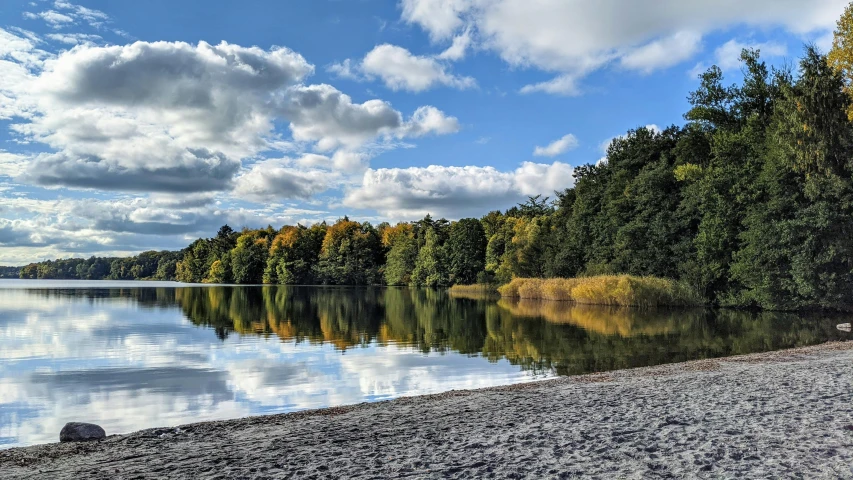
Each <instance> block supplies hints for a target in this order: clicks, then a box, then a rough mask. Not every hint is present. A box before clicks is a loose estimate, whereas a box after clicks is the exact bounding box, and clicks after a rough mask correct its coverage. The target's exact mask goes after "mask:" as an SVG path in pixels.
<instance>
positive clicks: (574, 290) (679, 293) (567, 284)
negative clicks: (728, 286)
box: [498, 275, 703, 307]
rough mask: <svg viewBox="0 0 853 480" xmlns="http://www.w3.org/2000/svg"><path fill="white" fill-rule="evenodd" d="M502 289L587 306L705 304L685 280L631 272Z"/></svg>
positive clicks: (526, 281)
mask: <svg viewBox="0 0 853 480" xmlns="http://www.w3.org/2000/svg"><path fill="white" fill-rule="evenodd" d="M498 292H500V294H501V295H502V296H504V297H511V298H522V299H542V300H558V301H573V302H575V303H578V304H583V305H610V306H630V307H659V306H695V305H702V304H703V302H702V300H701V299H700V298H699V296H698V295H697V294H696V293H695V292H693V291H692V290H691V289H690V288H689V287H688V286H686V285H684V284H683V283H681V282H677V281H674V280H668V279H664V278H655V277H633V276H630V275H602V276H597V277H585V278H571V279H550V280H541V279H537V278H516V279H513V280H512V282H510V283H508V284H506V285H503V286H502V287H500V288H498Z"/></svg>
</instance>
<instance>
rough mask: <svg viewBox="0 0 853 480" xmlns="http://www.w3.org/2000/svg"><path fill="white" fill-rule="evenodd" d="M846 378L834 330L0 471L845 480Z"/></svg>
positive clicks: (147, 440)
mask: <svg viewBox="0 0 853 480" xmlns="http://www.w3.org/2000/svg"><path fill="white" fill-rule="evenodd" d="M851 379H853V342H841V343H838V342H836V343H827V344H823V345H818V346H813V347H805V348H799V349H793V350H783V351H777V352H769V353H760V354H752V355H745V356H740V357H729V358H723V359H713V360H698V361H691V362H686V363H680V364H671V365H661V366H655V367H647V368H639V369H633V370H622V371H615V372H607V373H600V374H593V375H584V376H576V377H564V378H560V379H556V380H549V381H542V382H533V383H527V384H520V385H514V386H508V387H497V388H489V389H483V390H470V391H452V392H447V393H443V394H438V395H429V396H421V397H408V398H400V399H397V400H392V401H388V402H379V403H368V404H359V405H353V406H344V407H336V408H329V409H323V410H314V411H307V412H299V413H291V414H283V415H270V416H262V417H250V418H242V419H237V420H227V421H219V422H207V423H197V424H192V425H184V426H180V427H170V428H155V429H148V430H143V431H140V432H136V433H131V434H127V435H113V436H110V437H108V438H107V439H106V440H104V441H102V442H94V443H74V444H69V443H64V444H60V443H55V444H48V445H38V446H33V447H26V448H14V449H9V450H2V451H0V472H2V476H3V478H4V479H24V478H49V479H64V478H96V479H100V478H103V479H107V478H109V479H113V478H158V479H159V478H292V477H297V478H389V477H391V478H489V477H493V478H577V477H597V478H638V479H639V478H644V479H645V478H799V477H801V476H803V477H808V478H853V393H851V392H852V391H851V388H853V385H852V384H851ZM108 433H109V432H108ZM57 434H58V432H57Z"/></svg>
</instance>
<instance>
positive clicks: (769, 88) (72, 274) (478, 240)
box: [21, 42, 853, 310]
mask: <svg viewBox="0 0 853 480" xmlns="http://www.w3.org/2000/svg"><path fill="white" fill-rule="evenodd" d="M848 43H849V44H850V45H853V42H848ZM742 61H743V74H744V79H743V81H742V83H741V84H740V85H731V86H727V85H725V84H724V80H723V75H722V72H721V71H720V69H719V68H717V67H712V68H711V69H709V70H708V71H707V72H706V73H704V74H703V75H702V76H701V84H700V86H699V88H698V89H697V90H696V91H695V92H692V93H691V94H690V96H689V102H690V104H691V108H690V110H689V111H688V112H687V113H686V114H685V119H686V120H687V122H686V124H685V125H684V126H680V127H679V126H672V127H669V128H667V129H666V130H664V131H662V132H657V131H652V130H650V129H646V128H640V129H638V130H634V131H631V132H629V133H628V134H627V135H626V136H624V137H621V138H617V139H615V140H614V141H613V142H612V144H611V145H610V147H609V148H608V150H607V158H606V161H603V162H600V163H599V164H597V165H585V166H582V167H579V168H578V169H577V170H576V173H575V185H574V186H573V187H571V188H567V189H565V190H563V191H561V192H557V193H556V200H555V201H553V202H549V201H548V199H543V198H540V197H532V198H530V199H529V200H528V201H527V202H525V203H523V204H521V205H519V206H517V207H513V208H511V209H509V210H508V211H505V212H500V211H493V212H490V213H489V214H487V215H485V216H484V217H482V218H480V219H474V218H468V219H462V220H459V221H457V222H449V221H446V220H443V219H440V220H435V219H433V218H431V217H430V216H427V217H425V218H424V219H422V220H419V221H416V222H410V223H400V224H397V225H389V224H387V223H383V224H380V225H377V226H373V225H371V224H370V223H367V222H364V223H359V222H355V221H351V220H349V219H348V218H343V219H341V220H339V221H338V222H336V223H334V224H332V225H327V224H325V223H322V224H317V225H314V226H311V227H304V226H298V225H297V226H285V227H282V228H280V229H275V228H272V227H267V228H265V229H259V230H248V229H245V230H243V231H241V232H235V231H233V230H232V229H231V228H229V227H227V226H226V227H223V228H222V229H220V231H219V233H218V234H217V235H216V236H215V237H213V238H209V239H199V240H196V241H195V242H193V243H192V244H191V245H190V246H189V247H188V248H186V249H185V250H184V251H183V252H181V254H180V258H177V259H175V257H173V256H172V255H175V254H174V253H168V252H167V253H161V254H157V253H153V252H148V253H147V254H142V255H140V256H138V257H134V258H133V259H124V260H120V259H90V260H87V261H86V262H90V263H89V264H79V266H78V264H74V265H73V268H70V267H69V268H67V269H66V268H65V267H62V268H61V269H62V270H63V271H66V270H67V271H68V275H69V277H68V278H82V277H81V272H84V273H85V275H89V277H87V278H163V279H165V278H171V277H172V269H173V268H174V278H175V279H177V280H178V281H181V282H211V283H240V284H253V283H268V284H337V285H350V284H352V285H363V284H387V285H413V286H429V287H441V286H447V285H453V284H470V283H475V282H478V283H506V282H508V281H510V280H511V279H512V278H516V277H522V278H554V277H564V278H571V277H578V276H589V275H602V274H630V275H637V276H653V277H663V278H671V279H678V280H680V281H682V282H685V283H686V284H688V285H689V286H690V287H691V288H693V289H695V291H696V292H698V293H699V294H700V295H701V296H702V297H703V298H705V299H707V301H708V302H710V303H713V304H716V305H723V306H738V307H761V308H769V309H801V308H830V309H844V310H847V309H850V308H851V306H853V123H851V121H850V119H849V118H848V111H849V110H851V99H850V97H849V96H848V94H847V91H848V83H849V82H848V81H846V80H845V78H844V77H843V76H842V74H843V73H844V72H847V71H848V70H847V69H844V68H834V67H833V66H832V65H831V64H830V63H829V62H828V60H827V57H825V56H823V55H821V54H820V53H819V52H817V51H816V50H815V49H814V48H811V47H808V48H807V49H806V52H805V56H804V58H803V59H802V60H801V62H800V68H799V72H798V73H797V74H796V75H795V74H794V73H793V72H790V71H786V70H782V71H776V70H772V71H771V70H769V69H768V68H767V67H766V65H765V64H764V63H763V62H761V61H760V58H759V53H758V52H757V51H752V50H744V52H743V54H742ZM849 71H853V69H850V70H849ZM144 255H149V259H150V261H148V260H146V261H142V260H141V259H142V258H144V257H143V256H144ZM158 255H166V256H168V258H164V257H162V256H158ZM173 261H174V263H173ZM65 262H71V261H65ZM76 262H80V261H76ZM98 262H102V263H98ZM123 262H128V263H127V264H125V263H123ZM95 264H97V265H99V266H98V267H95ZM60 265H65V264H62V263H60V262H53V263H48V262H45V263H41V264H35V265H30V266H27V267H24V269H23V270H22V272H21V275H22V276H33V275H36V276H39V278H53V277H47V276H41V275H42V274H41V269H45V270H47V271H50V272H46V273H45V274H44V275H56V274H55V273H52V269H53V270H57V271H58V270H59V269H60ZM84 265H85V266H84ZM107 267H109V268H107ZM90 269H94V273H89V271H90Z"/></svg>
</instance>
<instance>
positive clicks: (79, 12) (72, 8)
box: [54, 0, 110, 26]
mask: <svg viewBox="0 0 853 480" xmlns="http://www.w3.org/2000/svg"><path fill="white" fill-rule="evenodd" d="M54 6H55V7H56V8H58V9H61V10H68V11H69V13H68V14H69V15H71V16H73V17H74V18H80V19H83V20H85V21H87V22H89V24H90V25H93V26H97V25H99V24H100V23H102V22H104V21H106V20H109V18H110V17H109V15H107V14H106V13H104V12H102V11H100V10H94V9H91V8H86V7H84V6H81V5H75V4H73V3H70V2H65V1H62V0H57V1H56V2H55V3H54Z"/></svg>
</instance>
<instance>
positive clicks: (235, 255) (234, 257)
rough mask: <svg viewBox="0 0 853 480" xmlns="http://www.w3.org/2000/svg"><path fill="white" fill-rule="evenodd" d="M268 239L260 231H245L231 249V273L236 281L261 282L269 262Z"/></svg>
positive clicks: (243, 282) (244, 282) (242, 282)
mask: <svg viewBox="0 0 853 480" xmlns="http://www.w3.org/2000/svg"><path fill="white" fill-rule="evenodd" d="M267 253H268V252H267V239H266V238H265V236H264V235H263V234H261V233H260V231H257V230H255V231H251V230H249V231H245V232H243V234H241V235H240V237H239V238H237V246H236V247H234V250H232V251H231V274H232V276H233V280H234V283H241V284H254V283H261V281H262V279H263V274H264V267H265V266H266V263H267Z"/></svg>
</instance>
